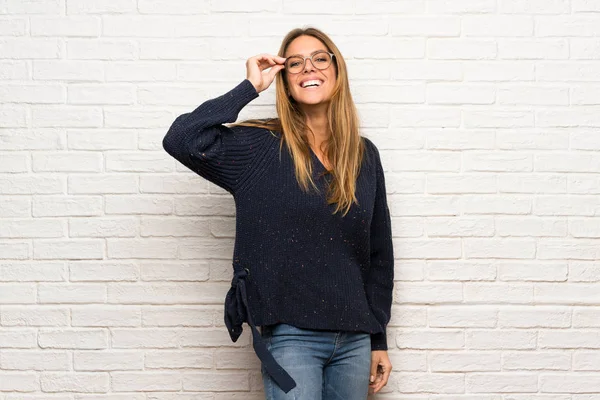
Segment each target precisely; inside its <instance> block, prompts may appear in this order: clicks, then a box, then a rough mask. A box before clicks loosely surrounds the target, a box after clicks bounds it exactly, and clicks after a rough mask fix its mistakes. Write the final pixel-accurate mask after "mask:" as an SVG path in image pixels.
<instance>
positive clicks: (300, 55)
mask: <svg viewBox="0 0 600 400" xmlns="http://www.w3.org/2000/svg"><path fill="white" fill-rule="evenodd" d="M320 51H324V52H327V50H324V49H319V50H315V51H313V52H312V53H310V55H311V56H312V55H313V54H316V53H318V52H320ZM296 56H298V57H305V56H304V55H302V54H291V55H289V56H287V57H286V58H290V57H296ZM306 57H308V56H306Z"/></svg>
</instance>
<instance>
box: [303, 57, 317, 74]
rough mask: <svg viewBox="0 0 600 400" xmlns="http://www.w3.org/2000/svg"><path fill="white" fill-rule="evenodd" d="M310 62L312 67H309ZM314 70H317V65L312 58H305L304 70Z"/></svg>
mask: <svg viewBox="0 0 600 400" xmlns="http://www.w3.org/2000/svg"><path fill="white" fill-rule="evenodd" d="M309 62H310V69H309V67H308V63H309ZM307 70H308V71H314V70H315V66H314V65H313V63H312V60H311V59H310V58H307V59H306V60H304V71H307Z"/></svg>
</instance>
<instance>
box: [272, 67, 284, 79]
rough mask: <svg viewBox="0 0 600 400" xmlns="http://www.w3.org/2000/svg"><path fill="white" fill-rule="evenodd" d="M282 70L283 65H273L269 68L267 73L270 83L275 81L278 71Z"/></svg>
mask: <svg viewBox="0 0 600 400" xmlns="http://www.w3.org/2000/svg"><path fill="white" fill-rule="evenodd" d="M282 69H283V65H279V64H278V65H275V66H273V67H272V68H271V70H270V71H269V79H270V80H271V82H272V81H273V79H275V75H277V73H278V72H279V71H281V70H282Z"/></svg>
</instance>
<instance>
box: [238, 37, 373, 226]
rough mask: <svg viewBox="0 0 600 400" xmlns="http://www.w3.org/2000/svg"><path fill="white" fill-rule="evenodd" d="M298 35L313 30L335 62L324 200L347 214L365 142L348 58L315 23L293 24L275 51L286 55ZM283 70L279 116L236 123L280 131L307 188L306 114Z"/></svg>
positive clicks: (309, 175)
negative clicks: (293, 95)
mask: <svg viewBox="0 0 600 400" xmlns="http://www.w3.org/2000/svg"><path fill="white" fill-rule="evenodd" d="M300 36H312V37H315V38H317V39H318V40H320V41H321V42H322V43H323V44H324V45H325V46H326V47H327V49H328V50H329V51H330V52H332V53H333V54H334V57H333V61H332V65H331V67H333V68H336V71H337V77H336V82H335V86H334V88H333V94H332V97H331V101H330V102H329V106H328V108H327V120H328V130H329V139H328V140H326V142H325V146H326V150H325V151H326V157H327V160H329V161H330V164H331V166H332V170H330V171H329V173H330V174H331V177H332V178H333V179H331V181H330V183H329V185H328V191H327V203H328V204H334V203H337V206H336V208H335V211H334V214H335V213H337V212H338V211H340V210H343V211H344V212H343V215H344V216H345V215H346V214H347V213H348V211H349V210H350V208H351V206H352V203H353V202H355V203H357V204H358V200H357V199H356V195H355V189H356V179H357V178H358V174H359V172H360V166H361V163H362V159H363V155H364V152H365V144H364V142H363V140H361V137H360V134H359V119H358V113H357V112H356V106H355V105H354V101H353V100H352V95H351V94H350V85H349V83H348V70H347V68H346V62H345V61H344V58H343V57H342V54H341V53H340V51H339V49H338V48H337V46H336V45H335V44H334V43H333V41H332V40H331V39H330V38H329V36H327V35H326V34H325V33H323V32H322V31H320V30H319V29H316V28H313V27H308V28H296V29H293V30H292V31H290V32H289V33H288V34H287V35H286V36H285V38H284V39H283V42H282V43H281V47H280V48H279V53H278V55H279V56H281V57H284V55H285V52H286V50H287V48H288V46H289V45H290V43H291V42H292V41H293V40H294V39H296V38H298V37H300ZM283 71H285V70H282V72H281V73H278V74H277V75H276V78H275V79H276V100H275V104H276V109H277V115H278V117H279V118H271V119H250V120H246V121H243V122H240V123H237V124H234V125H245V126H255V127H261V128H266V129H269V130H275V131H278V132H281V133H282V140H281V142H280V150H281V147H282V146H283V142H285V143H286V145H287V148H288V151H289V152H290V155H291V157H292V159H293V161H294V165H295V173H296V179H297V181H298V183H299V185H300V187H301V188H302V189H303V190H304V191H308V189H309V188H308V184H309V183H310V184H311V185H312V187H313V188H314V189H315V190H317V191H318V190H319V189H318V188H317V186H316V185H315V182H314V181H313V179H312V172H313V170H312V162H311V153H310V145H309V142H308V139H307V133H308V131H309V127H308V126H307V124H306V121H305V115H304V113H303V112H302V110H301V109H300V107H298V106H297V104H296V102H295V100H294V99H293V98H292V97H291V95H288V94H287V93H288V82H287V81H286V79H285V78H284V75H283Z"/></svg>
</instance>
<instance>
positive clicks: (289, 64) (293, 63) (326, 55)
mask: <svg viewBox="0 0 600 400" xmlns="http://www.w3.org/2000/svg"><path fill="white" fill-rule="evenodd" d="M334 56H335V54H333V53H330V52H328V51H324V50H322V51H317V52H316V53H313V54H312V55H311V56H309V57H302V56H291V57H288V58H287V60H285V69H286V71H287V72H289V73H290V74H297V73H299V72H301V71H302V70H304V64H305V63H306V59H307V58H308V59H310V62H311V63H312V65H314V67H315V68H316V69H326V68H327V67H329V66H330V65H331V60H332V59H333V57H334Z"/></svg>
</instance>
